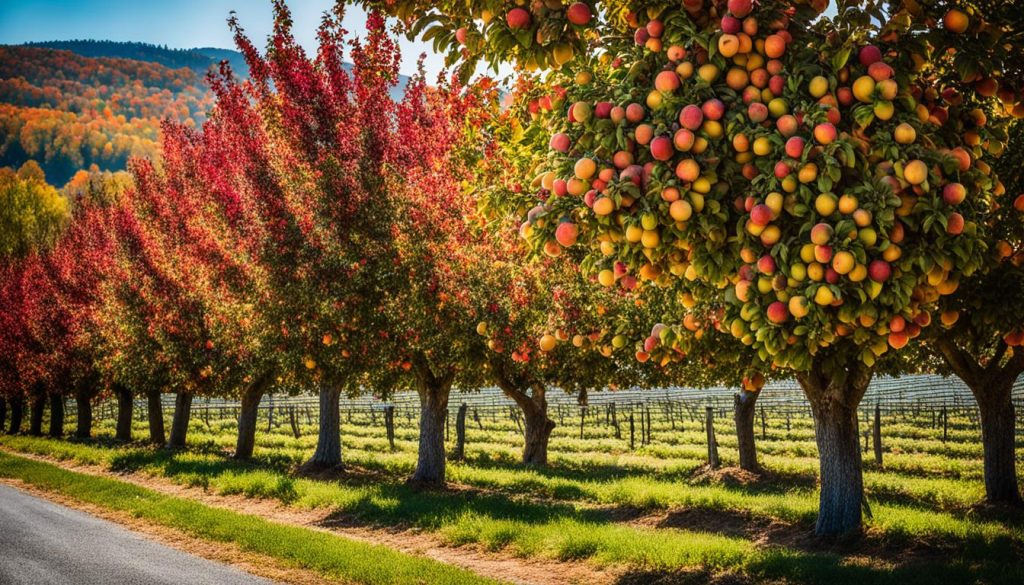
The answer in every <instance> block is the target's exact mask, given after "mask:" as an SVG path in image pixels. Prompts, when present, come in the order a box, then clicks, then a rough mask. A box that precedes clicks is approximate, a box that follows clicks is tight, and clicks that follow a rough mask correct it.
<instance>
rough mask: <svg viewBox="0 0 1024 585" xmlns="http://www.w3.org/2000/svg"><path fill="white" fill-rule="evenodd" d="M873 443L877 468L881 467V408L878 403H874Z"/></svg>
mask: <svg viewBox="0 0 1024 585" xmlns="http://www.w3.org/2000/svg"><path fill="white" fill-rule="evenodd" d="M874 443H875V463H877V464H878V466H879V467H881V466H882V406H881V405H880V404H879V403H877V402H876V403H875V432H874Z"/></svg>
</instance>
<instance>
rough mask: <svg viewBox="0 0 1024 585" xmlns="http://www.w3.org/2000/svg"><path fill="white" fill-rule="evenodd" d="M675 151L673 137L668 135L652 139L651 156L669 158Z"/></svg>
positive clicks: (662, 159)
mask: <svg viewBox="0 0 1024 585" xmlns="http://www.w3.org/2000/svg"><path fill="white" fill-rule="evenodd" d="M675 151H676V149H675V147H674V146H672V139H671V138H669V137H667V136H658V137H657V138H655V139H654V140H652V141H651V156H653V157H654V159H655V160H661V161H666V160H669V159H671V158H672V155H674V154H675Z"/></svg>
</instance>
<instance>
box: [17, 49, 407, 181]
mask: <svg viewBox="0 0 1024 585" xmlns="http://www.w3.org/2000/svg"><path fill="white" fill-rule="evenodd" d="M222 60H226V61H228V63H229V64H230V65H231V67H232V70H233V71H235V72H236V74H238V75H239V76H240V77H243V78H244V77H247V76H248V72H249V70H248V67H247V66H246V65H245V60H244V59H243V57H242V55H241V53H239V52H237V51H232V50H229V49H218V48H213V47H204V48H199V49H169V48H167V47H160V46H157V45H152V44H147V43H121V42H113V41H92V40H85V41H82V40H74V41H48V42H41V43H30V44H26V45H17V46H4V45H0V166H10V167H14V168H17V167H20V166H21V165H22V164H24V163H25V162H26V161H28V160H35V161H36V162H38V163H39V165H40V166H41V167H42V168H43V170H44V171H45V172H46V176H47V179H48V180H49V181H50V182H51V183H53V184H56V185H63V184H64V183H66V182H67V181H68V180H70V179H71V178H72V177H73V176H74V174H75V173H76V171H78V170H80V169H85V168H89V167H91V166H92V165H96V166H97V167H98V168H99V169H100V170H104V171H118V170H122V169H124V168H125V167H126V165H127V163H128V160H129V159H130V158H131V157H145V158H153V157H157V156H159V148H160V124H161V122H162V121H163V120H164V119H168V118H169V119H171V120H174V121H177V122H181V123H184V124H186V125H189V126H194V127H199V126H200V125H202V123H203V122H204V121H205V120H206V116H207V113H208V112H209V110H210V108H212V107H213V96H212V94H211V92H210V91H209V88H208V86H207V85H206V81H205V78H204V76H205V74H206V72H207V71H208V70H209V69H210V68H211V67H215V66H217V65H218V64H219V63H220V62H221V61H222ZM408 81H409V78H408V77H405V76H400V78H399V82H398V84H397V85H396V86H395V87H394V88H393V89H392V91H391V95H392V97H393V98H394V99H396V100H397V99H401V98H402V94H403V92H404V89H405V87H406V84H407V83H408Z"/></svg>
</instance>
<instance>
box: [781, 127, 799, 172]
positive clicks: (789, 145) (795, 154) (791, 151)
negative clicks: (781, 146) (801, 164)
mask: <svg viewBox="0 0 1024 585" xmlns="http://www.w3.org/2000/svg"><path fill="white" fill-rule="evenodd" d="M803 154H804V139H803V138H801V137H799V136H793V137H792V138H790V139H789V140H787V141H786V156H788V157H790V158H800V157H801V156H802V155H803ZM776 176H778V175H777V174H776Z"/></svg>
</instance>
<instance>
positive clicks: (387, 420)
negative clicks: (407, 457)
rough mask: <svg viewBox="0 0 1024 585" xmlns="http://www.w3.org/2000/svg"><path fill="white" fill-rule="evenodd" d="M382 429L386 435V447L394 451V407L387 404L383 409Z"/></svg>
mask: <svg viewBox="0 0 1024 585" xmlns="http://www.w3.org/2000/svg"><path fill="white" fill-rule="evenodd" d="M384 428H385V430H386V431H387V434H388V445H390V446H391V450H392V451H394V450H395V405H394V404H388V405H387V406H385V407H384Z"/></svg>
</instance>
